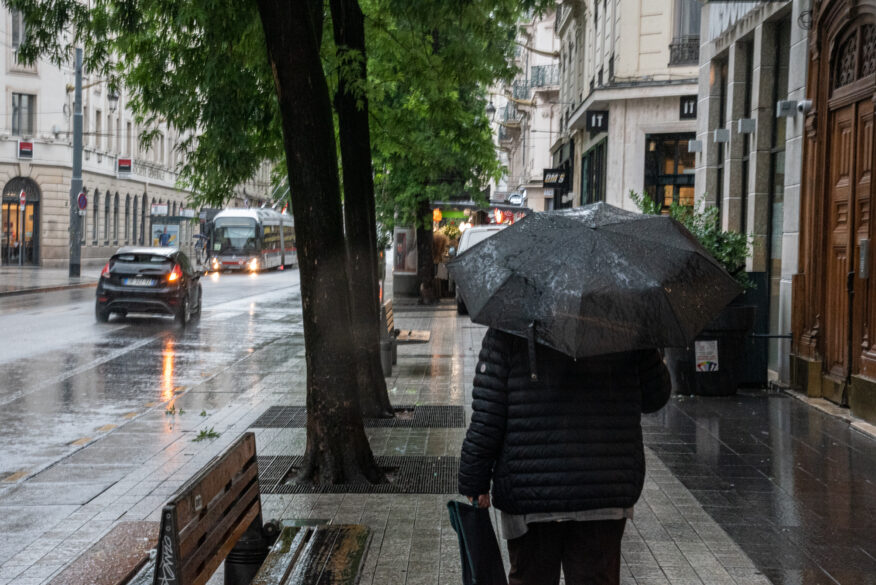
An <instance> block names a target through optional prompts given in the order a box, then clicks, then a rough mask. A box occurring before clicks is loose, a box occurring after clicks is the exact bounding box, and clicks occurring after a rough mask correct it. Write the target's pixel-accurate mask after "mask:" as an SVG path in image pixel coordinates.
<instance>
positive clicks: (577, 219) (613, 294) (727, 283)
mask: <svg viewBox="0 0 876 585" xmlns="http://www.w3.org/2000/svg"><path fill="white" fill-rule="evenodd" d="M448 269H449V270H450V274H451V276H452V277H453V280H454V281H456V286H458V287H459V291H460V294H461V296H462V299H463V301H464V302H465V305H466V307H467V308H468V312H469V315H470V316H471V319H472V321H474V322H475V323H481V324H483V325H489V326H490V327H494V328H496V329H500V330H502V331H506V332H508V333H511V334H514V335H518V336H522V337H528V338H530V339H532V340H534V341H537V342H539V343H542V344H545V345H548V346H550V347H553V348H554V349H557V350H559V351H561V352H563V353H565V354H567V355H569V356H572V357H576V358H578V357H584V356H591V355H600V354H606V353H614V352H618V351H628V350H635V349H646V348H652V347H684V346H686V345H688V344H689V342H690V341H691V340H692V339H693V338H694V337H695V336H696V335H697V333H699V332H700V330H701V329H702V328H703V327H704V326H705V325H706V324H707V323H708V322H709V321H710V320H711V319H712V318H713V317H714V316H715V315H716V314H717V313H718V312H720V311H721V309H723V308H724V306H726V305H727V303H729V302H730V301H731V300H732V299H733V298H734V297H736V296H737V295H738V294H739V293H740V292H741V291H742V289H741V287H740V286H739V285H738V284H737V283H736V281H735V280H734V279H733V277H731V276H730V275H729V274H728V273H727V271H726V270H724V268H723V267H722V266H721V264H719V263H718V261H717V260H715V259H714V258H713V257H712V256H711V255H710V254H709V253H708V252H707V251H706V250H705V248H703V247H702V246H701V245H700V244H699V242H698V241H697V240H696V238H694V237H693V236H692V235H691V234H690V232H688V231H687V229H685V228H684V227H683V226H682V225H681V224H680V223H678V222H677V221H675V220H673V219H671V218H669V217H666V216H659V215H642V214H639V213H634V212H631V211H625V210H623V209H619V208H617V207H613V206H611V205H607V204H605V203H595V204H593V205H587V206H585V207H578V208H575V209H570V210H563V211H551V212H546V213H532V214H530V215H527V216H526V217H525V218H524V219H522V220H521V221H519V222H517V223H516V224H514V225H513V226H511V227H509V228H508V229H505V230H502V231H501V232H498V233H497V234H496V235H494V236H492V237H490V238H488V239H486V240H484V241H483V242H481V243H480V244H478V245H476V246H474V247H472V248H471V249H469V250H467V251H466V252H465V253H464V254H461V255H460V256H459V257H458V258H456V259H455V260H454V261H453V262H451V263H450V264H449V265H448Z"/></svg>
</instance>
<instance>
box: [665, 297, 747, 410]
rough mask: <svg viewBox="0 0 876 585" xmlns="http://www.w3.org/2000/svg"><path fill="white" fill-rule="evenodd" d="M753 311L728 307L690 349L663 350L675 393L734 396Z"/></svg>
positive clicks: (673, 348) (745, 308) (732, 306)
mask: <svg viewBox="0 0 876 585" xmlns="http://www.w3.org/2000/svg"><path fill="white" fill-rule="evenodd" d="M755 312H756V308H755V307H753V306H748V305H729V306H727V307H725V308H724V310H723V311H721V312H720V313H719V314H718V316H717V317H715V318H714V319H713V320H712V321H711V322H710V323H709V324H708V325H706V327H705V328H704V329H703V331H702V332H701V333H700V334H699V335H698V336H697V338H696V340H695V341H694V345H693V346H692V347H687V348H677V347H670V348H666V365H667V367H668V368H669V375H670V376H671V377H672V388H673V390H674V391H675V393H676V394H697V395H700V396H730V395H733V394H735V393H736V388H737V386H738V385H739V373H740V371H741V369H742V357H743V349H744V344H745V337H746V336H747V335H748V334H749V332H750V331H751V329H752V327H753V326H754V316H755Z"/></svg>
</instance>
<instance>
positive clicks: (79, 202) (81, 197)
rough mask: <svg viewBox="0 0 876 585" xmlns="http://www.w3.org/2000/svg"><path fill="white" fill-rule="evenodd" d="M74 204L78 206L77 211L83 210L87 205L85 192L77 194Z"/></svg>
mask: <svg viewBox="0 0 876 585" xmlns="http://www.w3.org/2000/svg"><path fill="white" fill-rule="evenodd" d="M76 204H77V205H78V206H79V211H85V208H86V207H88V197H87V196H86V195H85V193H80V194H79V197H77V198H76Z"/></svg>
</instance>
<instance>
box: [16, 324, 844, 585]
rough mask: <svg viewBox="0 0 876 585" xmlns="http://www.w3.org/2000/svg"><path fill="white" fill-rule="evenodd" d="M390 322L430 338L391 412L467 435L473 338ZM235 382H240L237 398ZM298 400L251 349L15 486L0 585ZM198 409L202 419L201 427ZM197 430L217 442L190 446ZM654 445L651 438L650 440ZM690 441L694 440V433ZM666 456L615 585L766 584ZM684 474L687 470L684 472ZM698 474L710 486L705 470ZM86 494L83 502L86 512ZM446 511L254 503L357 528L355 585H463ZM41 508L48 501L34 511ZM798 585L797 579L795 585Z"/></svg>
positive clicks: (423, 448)
mask: <svg viewBox="0 0 876 585" xmlns="http://www.w3.org/2000/svg"><path fill="white" fill-rule="evenodd" d="M396 319H397V321H398V322H399V323H400V326H404V327H406V328H411V329H428V330H430V331H431V341H430V342H429V343H427V344H420V345H415V346H401V347H399V350H398V365H397V366H396V367H395V368H394V370H393V373H392V375H391V376H390V377H389V378H388V380H387V382H388V385H389V388H390V398H391V401H392V402H393V403H394V404H421V405H455V406H463V407H464V408H465V413H466V422H467V421H468V418H469V417H470V413H471V380H472V377H473V373H474V369H475V365H476V363H477V353H478V351H479V349H480V341H481V338H482V336H483V334H484V332H485V328H483V327H481V326H477V325H472V324H471V323H470V322H469V321H468V320H467V319H466V318H458V317H457V316H456V314H455V312H453V311H448V310H446V309H443V308H439V310H435V311H427V310H421V309H417V310H404V311H402V310H399V311H398V314H397V315H396ZM278 322H280V321H278ZM261 324H262V322H260V323H259V326H261ZM241 380H245V384H244V385H241ZM236 390H237V392H236V393H235V391H236ZM305 398H306V397H305V387H304V365H303V354H302V353H301V345H300V343H292V342H290V340H289V339H288V338H282V339H279V340H276V341H273V342H268V343H264V344H262V345H259V346H258V347H254V349H253V351H252V353H251V355H250V356H249V357H248V358H246V359H244V360H241V361H239V362H237V363H235V364H234V365H232V366H231V367H229V368H228V369H226V370H225V371H223V372H221V373H218V374H216V373H215V372H214V373H213V375H212V376H211V377H209V378H207V379H205V380H204V381H203V382H200V383H198V384H193V385H192V386H191V387H188V388H186V389H184V390H183V391H182V394H180V395H179V396H177V397H175V398H174V400H175V405H176V407H177V408H183V409H184V411H185V412H184V414H174V415H168V414H166V413H165V412H164V406H163V405H162V406H158V407H156V408H155V409H154V410H152V411H151V412H150V413H149V414H148V415H144V416H141V417H139V418H137V419H136V420H135V421H133V422H131V423H129V424H127V425H124V426H122V427H120V428H118V429H116V430H114V431H112V432H111V433H109V434H108V435H107V436H106V437H105V438H103V439H101V440H99V441H97V442H95V443H93V444H91V445H89V446H86V447H85V448H83V449H81V450H80V451H78V452H77V453H76V454H75V455H74V456H72V457H69V458H67V459H66V460H64V461H62V462H61V464H59V465H57V466H55V468H49V469H48V470H46V471H44V472H43V473H44V474H45V476H44V477H43V481H42V482H40V481H27V482H24V483H23V484H22V486H21V490H22V491H21V492H20V493H25V491H28V492H30V493H31V494H34V501H31V502H30V503H29V504H28V505H24V504H26V503H27V502H21V501H18V503H16V504H14V505H13V504H10V502H16V501H17V500H14V499H11V500H10V499H9V498H10V497H12V498H14V497H15V494H16V493H19V492H18V491H15V492H13V493H11V494H10V492H9V491H7V492H4V493H0V585H9V584H15V585H36V584H43V583H46V582H48V581H49V580H50V579H51V578H52V577H53V576H54V575H55V574H57V573H58V572H59V571H60V570H61V569H62V568H63V567H64V566H65V565H67V564H69V563H70V562H72V560H73V559H74V558H75V557H76V556H77V555H78V554H80V553H82V552H83V551H84V550H86V549H87V548H88V547H89V546H91V545H92V544H93V543H95V542H96V541H97V540H99V538H100V537H101V536H102V535H103V534H105V533H106V532H107V531H109V530H110V529H111V528H112V527H113V526H114V525H115V524H116V523H118V522H119V521H121V520H157V519H158V518H159V514H160V510H161V507H162V506H163V504H164V503H165V502H166V501H167V499H168V498H169V496H170V495H171V494H172V493H173V492H174V491H175V490H176V489H178V488H179V487H180V486H181V485H182V484H183V483H184V482H185V481H186V480H188V479H189V478H190V477H191V476H192V475H194V474H195V473H196V472H197V471H198V470H199V469H200V468H201V467H202V466H203V465H204V464H206V463H207V462H208V461H209V460H210V459H211V458H212V457H213V456H215V455H216V454H218V453H219V452H220V451H221V450H222V449H224V448H225V447H226V446H228V445H229V444H230V443H231V442H232V441H233V440H234V439H235V438H236V437H237V436H239V434H240V433H242V432H245V431H246V430H248V429H249V428H250V426H251V425H252V423H253V422H254V421H255V420H256V419H257V418H258V417H259V416H261V415H262V414H263V413H264V412H265V411H266V410H267V409H268V408H269V407H271V406H276V405H304V404H305ZM202 408H203V409H204V410H205V411H206V413H205V414H206V416H203V417H202V416H200V413H201V409H202ZM208 428H212V429H214V430H215V431H216V432H218V433H219V437H218V438H215V439H211V440H205V441H201V442H195V441H194V440H193V439H194V438H195V437H196V436H197V434H198V432H200V431H202V430H206V429H208ZM649 428H653V427H649ZM252 430H253V431H254V432H255V433H256V441H257V449H258V454H259V455H260V456H271V455H296V454H301V453H302V452H303V450H304V441H305V434H304V429H295V428H281V429H275V428H271V429H252ZM366 432H367V435H368V437H369V440H370V441H371V444H372V449H373V451H374V453H375V455H377V456H412V455H415V456H458V454H459V450H460V448H461V444H462V440H463V437H464V434H465V429H464V428H441V429H415V428H369V429H366ZM659 432H660V431H659V430H654V433H655V436H656V433H659ZM691 432H694V433H695V432H696V429H695V428H693V427H692V428H691ZM664 434H665V437H666V442H665V445H675V446H677V448H678V453H675V454H674V455H676V456H679V457H683V456H686V455H692V454H691V453H686V452H685V449H686V447H685V441H682V440H677V439H676V440H674V439H673V437H672V435H671V434H670V433H664ZM673 440H674V442H673ZM751 444H752V445H754V443H751ZM140 447H143V448H140ZM750 451H751V452H750V455H752V456H758V457H759V456H762V455H763V454H762V453H760V452H758V451H757V450H756V449H751V450H750ZM672 456H673V453H667V454H664V453H662V452H661V454H660V457H658V456H657V455H656V454H655V452H654V451H652V450H651V449H646V459H647V465H648V473H647V477H646V482H645V487H644V491H643V495H642V498H641V500H640V502H639V503H638V504H637V506H636V510H635V518H634V520H633V521H632V522H630V523H628V527H627V530H626V533H625V535H624V546H623V565H622V582H623V583H624V584H625V585H665V584H670V585H712V584H719V585H720V584H727V585H766V584H768V583H770V581H769V579H767V577H766V576H765V575H763V574H762V573H761V572H759V571H758V569H757V567H756V565H755V562H754V561H753V560H752V558H751V557H750V556H749V555H747V554H746V553H745V552H743V550H742V549H741V548H740V547H739V545H738V544H737V543H736V542H735V541H734V540H733V539H732V538H731V537H730V536H728V534H727V532H726V531H725V530H723V529H722V528H721V526H720V525H719V524H718V523H717V522H716V521H715V520H714V519H713V518H712V516H711V515H710V514H709V513H707V512H706V511H705V509H704V506H706V505H710V504H712V503H714V502H710V501H708V500H706V501H705V503H704V500H703V497H706V498H707V497H708V495H706V496H701V494H700V493H698V494H697V496H696V497H695V496H694V495H693V494H692V492H691V489H690V487H689V486H686V485H685V484H683V483H682V482H681V481H680V480H679V479H678V478H677V477H676V476H675V475H674V474H673V472H672V471H671V470H670V468H669V467H668V466H667V465H666V464H665V463H664V462H663V461H662V459H661V457H672ZM740 456H741V455H740ZM691 464H696V458H694V460H693V461H691ZM89 466H93V468H94V469H96V470H101V471H100V473H101V475H100V476H99V477H100V478H101V480H102V481H103V482H104V483H101V482H97V483H95V484H94V485H95V486H101V489H98V488H97V487H86V488H84V489H83V491H82V492H79V495H75V496H74V495H71V496H69V497H65V496H60V497H59V498H51V496H52V492H51V488H55V487H56V486H57V484H56V483H54V481H53V480H54V479H57V478H59V477H62V476H63V473H64V472H65V470H69V472H70V474H71V479H76V480H77V481H79V480H80V479H83V478H84V479H87V474H85V473H84V472H83V469H86V468H88V467H89ZM126 466H128V467H126ZM702 472H703V474H704V476H705V475H708V473H710V470H709V468H708V466H704V467H703V469H702ZM83 476H86V477H83ZM38 478H39V475H38V476H36V477H35V478H33V479H34V480H38ZM737 479H738V478H737ZM82 485H84V486H91V485H92V484H89V483H88V482H82ZM31 490H34V491H31ZM89 490H91V491H94V493H93V494H91V493H90V491H89ZM86 493H87V494H88V495H91V497H90V498H85V497H84V495H85V494H86ZM37 495H38V496H39V497H38V498H37V497H36V496H37ZM722 496H723V497H724V498H725V499H726V494H722V493H721V492H719V491H717V490H716V491H715V494H714V497H715V501H719V500H720V497H722ZM19 497H23V496H19ZM455 497H458V496H456V495H455V494H453V493H447V494H438V495H432V494H427V495H424V494H295V495H288V494H278V495H264V496H263V498H262V501H263V505H264V517H265V518H266V519H267V518H322V519H329V520H331V521H333V522H338V523H340V522H344V523H364V524H367V525H368V526H369V527H370V528H371V529H372V530H373V531H374V538H373V539H372V542H371V545H370V549H369V551H368V556H367V559H366V564H365V572H364V575H363V578H362V581H361V582H362V583H363V584H373V585H392V584H405V585H416V584H419V583H438V584H445V583H446V584H448V585H449V584H451V583H452V584H458V583H460V582H461V568H460V563H459V556H458V548H457V542H456V534H455V533H454V532H453V530H452V529H451V527H450V524H449V522H448V519H447V512H446V502H447V500H448V499H450V498H455ZM46 498H50V499H49V500H48V501H47V502H44V503H40V502H39V501H38V500H40V499H42V500H45V499H46ZM63 500H72V501H73V502H74V503H72V504H65V503H63ZM728 503H729V502H728ZM502 548H503V554H507V553H505V552H504V546H503V547H502ZM506 562H507V559H506ZM217 575H218V576H214V579H212V580H211V584H213V585H215V584H218V583H220V582H221V571H220V572H217ZM805 577H806V576H805V575H801V579H805ZM803 582H805V581H801V583H803ZM842 583H843V585H846V584H847V583H848V584H851V583H855V581H853V580H849V581H842Z"/></svg>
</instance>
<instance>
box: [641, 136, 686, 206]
mask: <svg viewBox="0 0 876 585" xmlns="http://www.w3.org/2000/svg"><path fill="white" fill-rule="evenodd" d="M695 137H696V135H695V134H694V133H693V132H691V133H682V134H648V135H646V136H645V193H647V194H648V196H650V197H651V198H652V199H653V200H654V201H656V202H657V203H659V204H660V205H661V206H662V207H663V210H664V211H668V210H669V207H670V206H671V205H672V204H673V203H675V204H678V205H688V206H689V205H693V204H694V170H695V167H696V158H695V157H696V155H695V154H694V153H692V152H689V151H688V149H687V143H688V141H689V140H693V139H694V138H695Z"/></svg>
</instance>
